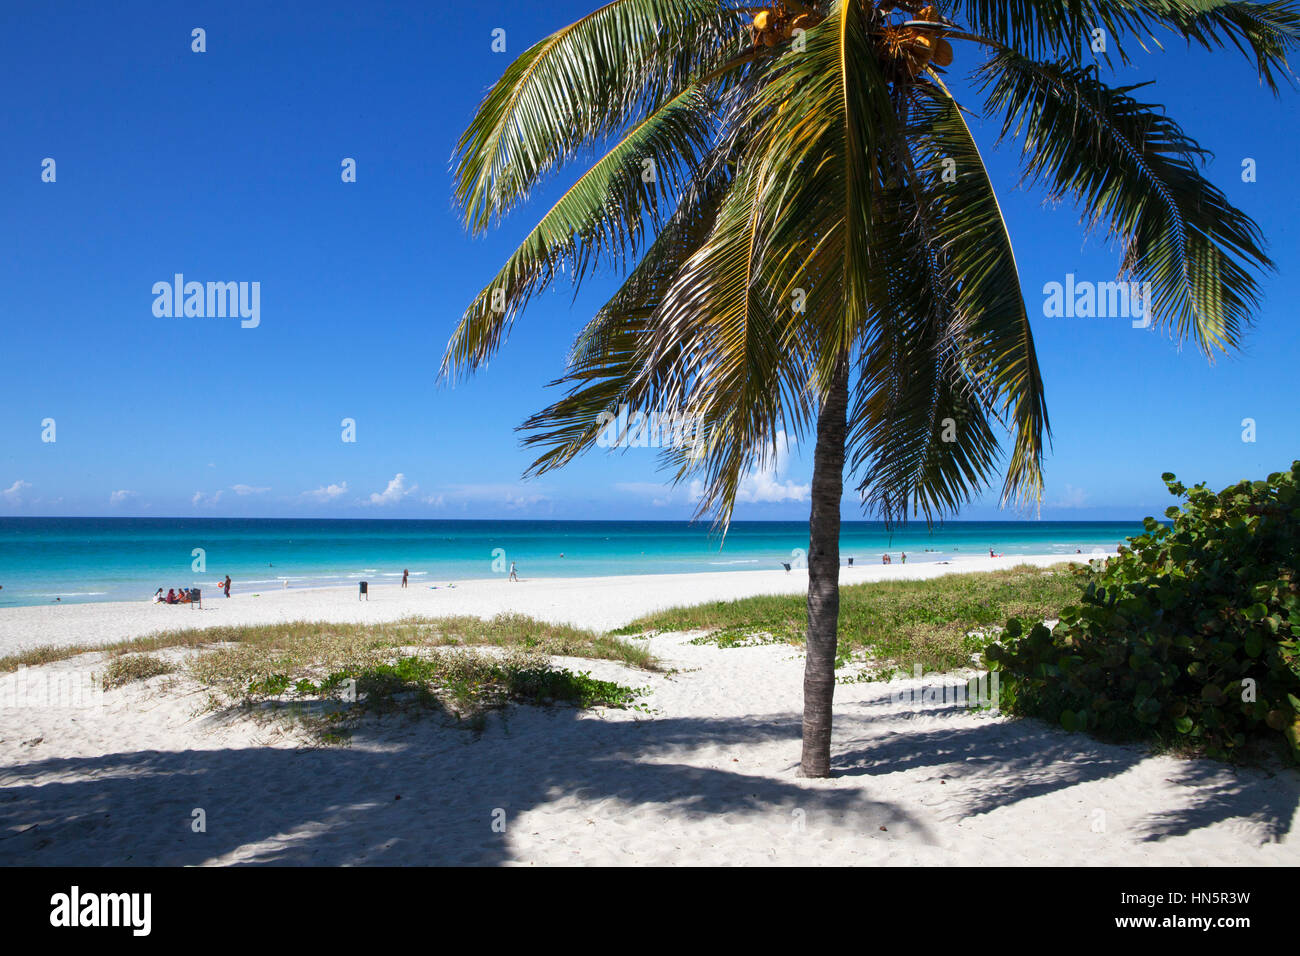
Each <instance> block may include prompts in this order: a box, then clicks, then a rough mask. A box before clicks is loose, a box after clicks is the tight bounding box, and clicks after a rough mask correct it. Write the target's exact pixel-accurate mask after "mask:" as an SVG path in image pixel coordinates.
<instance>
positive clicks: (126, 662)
mask: <svg viewBox="0 0 1300 956" xmlns="http://www.w3.org/2000/svg"><path fill="white" fill-rule="evenodd" d="M175 669H176V668H175V666H174V665H172V664H169V663H168V662H167V661H164V660H162V659H160V658H157V657H154V656H152V655H150V654H123V655H121V656H119V657H114V658H113V659H112V660H110V661H109V662H108V664H107V666H105V668H104V673H103V675H102V676H101V677H100V684H101V685H102V686H103V688H104V690H112V689H113V688H115V687H122V686H125V685H126V684H132V683H135V682H136V681H142V680H148V679H149V678H150V677H157V676H158V675H159V674H170V673H171V672H172V671H174V670H175Z"/></svg>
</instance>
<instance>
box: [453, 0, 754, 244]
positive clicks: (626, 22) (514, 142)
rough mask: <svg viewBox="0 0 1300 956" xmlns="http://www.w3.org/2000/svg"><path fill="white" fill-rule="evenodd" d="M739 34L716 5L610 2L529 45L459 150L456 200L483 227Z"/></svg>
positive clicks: (706, 1)
mask: <svg viewBox="0 0 1300 956" xmlns="http://www.w3.org/2000/svg"><path fill="white" fill-rule="evenodd" d="M742 33H743V28H742V20H741V18H740V16H739V15H738V14H737V13H736V12H735V11H732V10H730V9H728V8H726V7H724V6H721V5H719V4H718V3H716V2H713V0H613V2H611V3H607V4H605V5H604V6H602V7H600V8H599V9H597V10H595V11H593V12H592V13H591V14H589V15H587V16H585V17H583V18H582V19H581V20H578V21H577V22H576V23H572V24H570V25H569V26H566V27H565V28H564V29H562V30H559V31H557V32H556V33H554V34H552V35H551V36H549V37H547V38H545V39H544V40H541V41H540V42H538V43H536V44H534V45H533V46H532V47H530V48H529V49H528V50H527V51H525V52H524V53H523V54H521V55H520V56H519V58H518V59H516V60H515V61H514V62H513V63H511V64H510V66H509V67H507V68H506V71H505V73H504V75H503V76H502V77H501V79H500V80H499V81H497V83H496V85H495V86H493V87H492V89H491V90H490V91H489V92H488V94H487V96H486V97H485V98H484V100H483V102H482V103H481V104H480V106H479V108H478V111H477V112H476V114H475V116H474V119H473V121H472V122H471V123H470V125H469V127H468V128H467V129H466V130H465V132H464V133H463V134H462V136H461V138H460V141H459V143H458V144H457V148H456V157H455V172H454V175H455V180H456V198H457V201H458V202H459V204H460V207H461V209H462V210H463V211H464V215H465V222H466V225H467V226H468V227H469V228H470V230H471V231H473V232H481V231H482V230H484V229H486V228H487V227H488V226H489V225H490V224H491V223H492V221H493V220H494V219H496V218H499V217H500V216H501V215H503V214H504V213H505V212H506V211H507V210H509V209H510V208H511V207H512V206H514V205H515V204H516V203H518V202H520V201H522V200H524V199H526V198H527V196H528V194H529V191H530V190H531V189H532V188H533V186H534V185H536V183H537V182H538V180H539V179H540V178H541V177H542V176H543V175H544V174H545V173H547V172H548V171H549V170H551V169H553V168H555V167H556V166H557V165H558V164H559V163H561V162H562V161H563V160H565V159H566V158H568V157H570V156H572V155H573V154H574V153H575V152H576V151H577V150H579V149H580V148H581V147H583V146H584V145H585V144H589V143H592V142H594V141H596V140H597V139H599V138H600V137H602V136H609V135H612V134H616V133H617V132H618V131H620V130H621V129H622V128H623V127H624V126H625V125H626V124H628V123H630V122H633V121H635V119H636V118H637V117H638V116H644V115H646V114H648V113H651V112H653V111H654V110H656V109H658V108H659V107H660V106H661V105H662V104H663V103H664V102H665V101H667V100H669V99H672V98H673V97H675V96H677V95H678V94H679V93H680V92H681V91H682V90H683V89H684V88H685V87H686V86H687V84H688V83H689V82H690V80H691V77H692V76H693V75H695V74H698V73H700V72H701V71H704V70H707V69H711V68H712V67H714V66H716V65H717V63H718V62H719V61H720V60H721V59H722V58H723V57H725V55H726V54H727V53H728V52H729V51H730V50H731V49H734V47H735V46H736V44H737V43H738V40H739V37H740V36H741V35H742Z"/></svg>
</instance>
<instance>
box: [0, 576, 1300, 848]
mask: <svg viewBox="0 0 1300 956" xmlns="http://www.w3.org/2000/svg"><path fill="white" fill-rule="evenodd" d="M1025 560H1026V559H1024V558H1020V557H1016V558H1005V559H1001V560H1000V561H999V560H990V559H988V558H987V557H985V558H983V559H982V560H971V561H969V562H962V564H961V566H960V569H965V570H969V569H985V568H996V567H1008V566H1011V565H1013V564H1017V563H1022V562H1024V561H1025ZM1060 560H1061V558H1060V557H1059V556H1051V557H1046V556H1045V557H1041V558H1037V559H1034V560H1033V561H1032V562H1031V563H1035V564H1051V563H1055V562H1057V561H1060ZM953 570H958V568H957V567H954V566H937V565H925V564H920V563H909V564H908V565H906V566H902V565H898V564H895V565H892V566H889V567H881V566H879V565H876V566H864V567H861V568H854V569H852V570H848V569H846V570H845V574H844V580H845V582H846V583H850V582H856V581H870V580H879V579H881V578H887V577H897V578H901V577H920V576H923V575H924V576H929V575H933V574H936V573H944V572H948V571H953ZM805 580H806V579H805V578H804V577H802V575H801V573H800V572H798V571H794V572H791V573H790V574H788V575H787V574H786V573H785V572H781V571H778V572H765V571H763V572H731V573H720V574H710V575H666V576H655V577H640V578H605V579H587V580H574V579H567V580H556V579H551V580H545V581H524V582H520V583H519V584H507V583H506V582H503V581H500V580H496V581H484V582H468V583H465V584H463V585H460V586H459V587H457V588H456V589H454V590H450V591H448V590H445V589H440V590H438V591H433V590H428V589H414V588H412V589H409V590H408V591H407V592H405V593H403V592H401V591H400V590H399V589H397V588H381V589H377V590H376V591H375V592H374V593H372V595H371V601H370V602H369V604H368V605H367V604H361V605H360V606H358V602H357V599H356V593H355V591H351V590H349V592H348V593H347V594H343V593H339V591H338V590H330V591H315V592H307V591H302V592H288V593H275V592H268V593H266V594H264V595H263V596H262V597H260V598H254V597H252V596H251V595H239V596H237V597H232V598H231V599H229V601H227V600H225V599H224V598H218V599H215V600H212V601H211V602H210V605H211V606H210V608H208V607H206V606H205V609H204V610H203V611H198V610H194V611H191V610H190V609H189V608H166V607H162V608H156V607H152V606H148V605H140V606H136V605H134V604H123V605H109V604H103V605H68V606H64V607H57V608H46V607H42V608H24V609H11V610H6V611H3V612H0V640H2V643H0V648H3V651H10V650H12V649H14V648H16V647H23V646H32V645H34V644H38V643H70V642H95V641H105V640H111V639H116V638H120V637H125V636H128V635H132V634H137V633H144V632H145V631H146V630H158V629H162V628H167V627H175V626H178V625H184V624H189V623H190V622H191V621H193V622H194V623H195V624H198V623H200V622H202V623H203V624H204V625H206V626H213V625H216V624H232V623H251V622H255V621H256V622H260V621H276V620H291V619H301V618H304V617H309V618H318V619H332V620H349V621H350V620H381V619H383V620H389V619H393V618H396V617H402V616H406V615H409V614H416V613H420V614H446V613H470V614H491V613H498V612H501V611H518V612H522V613H525V614H532V615H535V616H537V617H541V618H546V619H548V620H554V621H568V622H572V623H575V624H582V625H588V626H592V627H598V628H606V627H610V626H615V625H617V624H620V623H623V622H624V621H626V620H628V619H631V618H633V617H635V616H637V615H639V614H642V613H645V612H647V611H651V610H654V609H657V608H663V607H666V606H670V605H676V604H687V603H694V602H699V601H704V600H710V599H718V598H731V597H738V596H742V595H745V594H762V593H778V592H797V591H799V590H800V589H801V588H802V586H803V583H804V581H805ZM340 590H341V589H340ZM692 636H693V635H690V634H662V635H657V636H654V637H652V638H650V639H649V647H650V649H651V650H652V651H653V652H654V654H656V655H657V656H658V657H659V658H660V659H661V661H662V662H663V664H664V665H665V666H666V668H667V669H666V670H665V671H663V672H656V673H649V672H644V671H638V670H635V669H631V668H628V667H625V666H623V665H621V664H617V663H613V662H609V661H588V660H574V659H565V658H559V659H557V660H556V663H557V664H559V665H561V666H567V667H570V668H571V669H575V670H586V671H590V672H591V673H592V674H593V675H594V676H596V677H599V678H603V679H608V680H618V681H620V682H621V683H624V684H629V685H632V686H637V687H645V688H648V689H649V693H648V694H647V695H646V696H645V697H644V699H643V701H644V704H645V705H646V709H645V710H616V709H595V710H590V711H578V710H576V709H573V708H568V707H548V708H539V707H522V706H512V707H510V708H508V709H506V710H505V711H502V712H498V713H496V714H494V715H493V716H492V717H491V718H490V720H489V723H488V725H487V727H486V728H485V729H484V730H483V731H482V732H481V733H475V732H472V731H468V730H461V729H456V728H453V727H447V726H445V725H442V724H441V723H439V722H438V721H437V720H435V719H423V720H416V719H410V718H408V717H396V716H392V717H389V716H386V717H383V718H373V719H367V720H366V721H365V722H364V723H363V724H362V725H361V727H360V728H359V729H358V730H357V731H356V733H355V734H354V736H353V739H352V742H351V744H350V745H349V746H336V747H319V746H307V745H305V743H304V741H303V740H302V739H299V738H297V737H295V736H294V735H293V734H291V733H289V732H286V731H284V730H279V729H277V728H276V727H273V726H270V725H266V724H258V723H255V722H254V721H252V720H250V719H247V718H243V717H239V718H229V717H218V716H214V715H211V714H203V713H202V711H203V704H204V699H203V694H202V692H201V691H200V690H199V688H198V685H197V684H193V683H192V682H190V681H189V679H188V678H184V677H178V676H175V675H164V676H161V677H155V678H151V679H150V680H149V681H147V682H144V683H136V684H131V685H127V686H126V687H123V688H121V689H118V690H113V691H108V692H105V693H104V694H103V697H102V700H101V701H99V704H100V706H98V707H95V708H90V709H83V710H73V709H55V708H49V707H41V708H36V707H0V864H15V863H27V864H81V865H99V864H128V865H140V864H172V865H179V864H184V865H191V864H192V865H204V864H209V865H220V864H231V863H273V864H317V865H336V864H468V863H472V864H514V865H532V864H584V865H587V864H616V865H629V864H633V865H653V864H679V865H680V864H708V865H712V864H721V865H735V864H779V865H786V864H823V865H824V864H861V865H925V866H939V865H970V866H982V865H1005V864H1048V865H1061V866H1110V865H1125V864H1127V865H1151V864H1162V865H1171V866H1173V865H1177V866H1197V865H1203V864H1215V865H1272V864H1278V865H1282V864H1289V865H1295V864H1297V863H1300V843H1298V842H1297V839H1296V837H1295V835H1294V832H1293V831H1294V827H1295V824H1296V822H1297V821H1296V813H1297V805H1298V804H1300V774H1297V773H1296V772H1295V771H1293V770H1290V769H1287V768H1281V767H1271V768H1268V769H1262V768H1258V769H1257V768H1251V769H1233V768H1230V767H1228V766H1226V765H1223V764H1220V763H1215V762H1211V761H1204V760H1184V759H1179V758H1176V757H1172V756H1153V755H1151V754H1150V753H1148V752H1147V751H1146V750H1145V749H1144V748H1142V747H1136V746H1113V745H1108V744H1102V743H1098V742H1096V741H1094V740H1092V739H1091V738H1089V737H1086V736H1083V735H1078V734H1067V733H1065V732H1064V731H1063V730H1060V729H1059V728H1054V727H1050V726H1047V725H1046V724H1043V723H1041V722H1038V721H1032V720H1016V719H1010V718H1007V717H1004V716H994V715H987V714H986V715H983V716H981V715H977V714H975V713H973V712H971V711H969V710H966V709H963V708H961V707H958V706H954V705H951V704H949V705H946V706H945V705H941V704H940V705H926V704H924V703H923V702H913V701H912V700H911V699H909V695H908V694H907V693H906V692H907V691H909V690H911V689H913V688H916V687H918V686H919V685H922V684H925V685H929V686H931V687H933V686H934V684H935V682H936V680H937V679H936V678H922V679H921V680H920V681H917V680H915V679H909V680H907V681H896V682H893V683H889V684H884V683H849V684H844V685H842V686H840V687H838V688H837V690H836V719H835V736H834V743H833V747H832V753H833V754H834V755H835V757H834V764H835V767H836V775H835V776H834V777H833V778H831V779H828V780H805V779H801V778H799V777H797V776H796V775H795V769H796V766H797V763H798V757H799V729H800V723H799V721H800V709H801V681H802V656H801V654H800V653H799V651H798V650H797V649H796V648H792V647H789V646H784V645H763V646H754V647H742V648H731V649H725V650H724V649H720V648H718V647H716V646H713V645H693V644H691V643H690V639H691V637H692ZM164 653H165V654H169V655H173V656H177V657H180V656H183V655H185V654H188V653H193V652H192V651H181V650H175V651H168V652H164ZM99 659H100V655H99V654H97V653H92V654H86V655H81V656H79V657H77V658H73V659H69V660H66V661H62V662H59V663H57V664H50V665H44V666H42V667H40V668H29V669H28V670H27V672H26V673H27V675H29V676H31V675H35V674H36V673H37V672H40V673H42V674H44V675H46V676H52V675H57V674H61V673H62V674H71V673H84V672H86V671H87V670H93V669H94V668H95V667H96V666H97V664H98V661H99ZM900 692H903V693H900ZM198 810H201V811H202V816H203V818H204V820H205V823H206V829H205V830H204V831H203V832H195V829H194V826H193V821H194V819H195V811H198ZM494 822H495V823H497V824H500V823H501V822H504V830H503V831H502V829H501V827H500V825H498V826H496V827H494Z"/></svg>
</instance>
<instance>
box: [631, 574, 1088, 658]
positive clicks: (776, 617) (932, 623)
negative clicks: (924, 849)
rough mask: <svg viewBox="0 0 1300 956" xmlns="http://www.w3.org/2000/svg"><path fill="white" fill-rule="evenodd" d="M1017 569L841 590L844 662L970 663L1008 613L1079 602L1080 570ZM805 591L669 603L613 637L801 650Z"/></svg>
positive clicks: (1049, 612) (1032, 615) (1032, 614)
mask: <svg viewBox="0 0 1300 956" xmlns="http://www.w3.org/2000/svg"><path fill="white" fill-rule="evenodd" d="M1081 567H1082V566H1080V565H1072V564H1058V565H1053V566H1051V567H1049V568H1040V567H1034V566H1032V565H1017V566H1016V567H1014V568H1012V569H1010V570H1007V571H990V572H977V573H966V574H950V575H945V576H943V577H939V578H931V579H929V580H924V581H877V582H872V583H866V584H851V585H846V586H842V587H841V588H840V622H839V660H838V661H837V665H838V666H841V667H842V666H844V665H845V664H847V663H849V662H850V661H851V660H856V661H865V662H867V663H868V664H869V668H868V671H867V673H868V674H869V675H870V677H871V678H872V679H882V680H887V679H889V677H891V676H893V675H894V674H896V673H898V672H900V671H901V672H904V673H910V672H911V670H912V668H913V667H914V666H915V665H916V664H920V665H921V667H922V668H923V669H924V670H926V671H949V670H954V669H957V668H960V667H966V666H969V665H970V664H971V661H972V655H974V654H975V653H977V652H978V651H980V650H982V649H983V647H984V645H985V644H986V643H987V641H988V639H989V637H990V636H991V635H992V634H993V633H994V632H995V631H996V630H997V629H999V628H1000V627H1001V626H1002V625H1004V624H1005V623H1006V622H1007V620H1008V619H1009V618H1012V617H1018V618H1022V619H1029V620H1038V621H1041V620H1050V619H1054V618H1055V617H1056V616H1057V614H1058V613H1059V611H1060V610H1061V608H1062V607H1064V606H1066V605H1069V604H1074V603H1077V602H1078V599H1079V595H1080V593H1081V591H1082V587H1083V579H1082V577H1081V575H1080V574H1078V573H1076V572H1075V571H1074V570H1072V569H1073V568H1081ZM805 601H806V599H805V597H804V596H803V595H801V594H796V595H771V596H762V597H752V598H743V599H741V600H737V601H716V602H712V603H708V604H699V605H695V606H693V607H679V608H672V609H669V610H666V611H661V612H658V613H656V614H650V615H647V616H645V617H642V618H639V619H637V620H635V621H633V622H631V623H630V624H628V625H626V626H625V627H621V628H618V629H617V630H615V631H613V632H612V633H613V634H616V635H632V634H646V633H652V632H665V631H695V630H702V631H706V632H707V633H706V634H705V635H704V636H702V637H701V638H697V639H696V640H697V642H700V643H711V644H717V645H718V646H719V647H724V648H731V647H746V646H751V645H754V644H771V643H785V644H791V645H797V646H802V644H803V641H804V632H805V630H806V628H807V621H808V616H807V607H806V604H805Z"/></svg>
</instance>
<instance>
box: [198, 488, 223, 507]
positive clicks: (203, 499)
mask: <svg viewBox="0 0 1300 956" xmlns="http://www.w3.org/2000/svg"><path fill="white" fill-rule="evenodd" d="M224 494H225V492H224V491H218V492H217V493H216V494H212V495H208V494H204V493H203V492H201V491H196V492H194V497H193V498H191V499H190V504H192V505H194V506H195V507H198V506H199V505H215V504H216V503H217V502H218V501H220V500H221V496H222V495H224Z"/></svg>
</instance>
